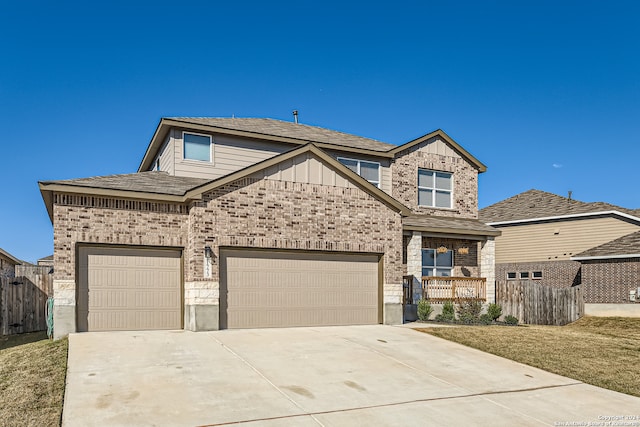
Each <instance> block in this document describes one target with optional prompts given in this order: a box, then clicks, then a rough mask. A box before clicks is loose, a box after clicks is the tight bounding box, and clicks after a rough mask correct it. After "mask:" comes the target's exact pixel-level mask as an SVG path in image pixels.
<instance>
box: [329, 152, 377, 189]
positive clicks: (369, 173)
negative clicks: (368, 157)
mask: <svg viewBox="0 0 640 427" xmlns="http://www.w3.org/2000/svg"><path fill="white" fill-rule="evenodd" d="M338 161H339V162H340V163H342V164H343V165H345V166H346V167H348V168H349V169H351V170H352V171H354V172H355V173H357V174H358V175H360V176H361V177H363V178H364V179H366V180H367V181H369V182H370V183H372V184H373V185H375V186H376V187H378V188H380V163H377V162H367V161H365V160H356V159H347V158H345V157H338Z"/></svg>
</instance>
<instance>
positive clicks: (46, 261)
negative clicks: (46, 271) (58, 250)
mask: <svg viewBox="0 0 640 427" xmlns="http://www.w3.org/2000/svg"><path fill="white" fill-rule="evenodd" d="M38 265H42V266H47V267H53V255H49V256H46V257H43V258H40V259H39V260H38Z"/></svg>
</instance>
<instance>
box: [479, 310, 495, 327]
mask: <svg viewBox="0 0 640 427" xmlns="http://www.w3.org/2000/svg"><path fill="white" fill-rule="evenodd" d="M480 323H482V324H483V325H490V324H491V323H493V319H492V318H491V315H489V314H487V313H484V314H482V315H480Z"/></svg>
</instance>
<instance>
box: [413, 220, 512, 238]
mask: <svg viewBox="0 0 640 427" xmlns="http://www.w3.org/2000/svg"><path fill="white" fill-rule="evenodd" d="M402 226H403V227H404V228H405V229H409V230H417V229H421V230H431V231H438V232H443V233H445V232H456V233H463V234H465V233H466V234H475V235H482V236H497V235H500V231H499V230H497V229H495V228H493V227H490V226H488V225H486V224H484V223H483V222H481V221H479V220H477V219H468V218H450V217H444V216H432V215H410V216H407V217H405V218H403V219H402Z"/></svg>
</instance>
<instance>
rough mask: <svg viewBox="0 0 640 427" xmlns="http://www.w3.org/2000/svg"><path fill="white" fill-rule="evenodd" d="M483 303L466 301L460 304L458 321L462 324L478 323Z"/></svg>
mask: <svg viewBox="0 0 640 427" xmlns="http://www.w3.org/2000/svg"><path fill="white" fill-rule="evenodd" d="M481 311H482V303H481V302H480V301H478V300H464V301H460V302H459V303H458V319H459V320H460V322H461V323H478V322H479V321H480V312H481Z"/></svg>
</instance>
